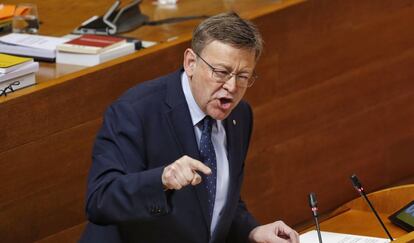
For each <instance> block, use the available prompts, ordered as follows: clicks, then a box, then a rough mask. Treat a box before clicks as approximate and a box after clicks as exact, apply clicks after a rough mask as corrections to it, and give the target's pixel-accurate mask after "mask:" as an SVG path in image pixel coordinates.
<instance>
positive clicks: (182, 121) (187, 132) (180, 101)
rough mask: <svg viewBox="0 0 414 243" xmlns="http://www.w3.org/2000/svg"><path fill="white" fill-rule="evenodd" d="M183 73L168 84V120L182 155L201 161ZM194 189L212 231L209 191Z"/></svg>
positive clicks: (201, 185)
mask: <svg viewBox="0 0 414 243" xmlns="http://www.w3.org/2000/svg"><path fill="white" fill-rule="evenodd" d="M181 73H182V71H179V72H177V73H175V74H173V75H176V76H174V78H173V79H171V80H170V81H169V82H168V84H167V85H168V88H167V95H166V104H167V105H168V106H169V107H170V109H169V110H168V111H167V112H166V118H167V121H168V122H169V125H170V130H171V132H172V134H174V136H175V137H176V139H177V143H178V144H179V147H180V148H181V149H182V151H180V152H181V153H182V155H188V156H189V157H191V158H193V159H197V160H200V153H199V150H198V146H197V140H196V136H195V133H194V127H193V123H192V120H191V115H190V111H189V108H188V105H187V102H186V100H185V96H184V92H183V90H182V86H181ZM199 174H200V176H201V177H202V178H203V181H205V177H204V175H203V174H202V173H201V172H199ZM193 189H194V190H195V191H196V195H197V198H198V201H199V203H200V207H201V210H202V212H203V215H204V221H205V223H206V227H207V228H208V229H210V222H211V217H210V216H209V213H208V202H207V189H206V187H205V185H204V183H200V184H198V185H197V186H194V187H193Z"/></svg>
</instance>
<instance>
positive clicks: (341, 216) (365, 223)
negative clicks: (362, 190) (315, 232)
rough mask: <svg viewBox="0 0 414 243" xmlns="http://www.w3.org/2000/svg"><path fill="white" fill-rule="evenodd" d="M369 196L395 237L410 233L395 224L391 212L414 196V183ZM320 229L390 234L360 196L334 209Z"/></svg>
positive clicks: (367, 233)
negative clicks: (390, 218)
mask: <svg viewBox="0 0 414 243" xmlns="http://www.w3.org/2000/svg"><path fill="white" fill-rule="evenodd" d="M368 198H369V200H370V201H371V203H372V204H373V205H374V207H375V209H376V210H377V212H378V214H379V216H380V218H381V219H382V220H383V222H384V224H385V226H386V227H387V229H388V230H389V232H390V234H391V236H393V238H399V237H401V236H404V235H406V234H407V232H406V231H404V230H403V229H401V228H400V227H398V226H396V225H394V224H392V223H391V221H390V220H389V219H388V216H390V215H392V214H393V213H395V212H396V211H397V210H399V209H401V208H402V207H404V206H405V205H406V204H408V203H409V202H411V201H413V200H414V184H409V185H403V186H398V187H393V188H389V189H384V190H380V191H377V192H374V193H370V194H368ZM322 205H323V203H321V204H320V206H322ZM321 230H323V231H331V232H337V233H346V234H356V235H367V236H374V237H381V238H388V237H387V235H386V233H385V232H384V230H383V229H382V227H381V225H380V223H379V222H378V221H377V219H376V218H375V215H374V214H373V212H372V211H371V210H370V209H369V206H368V205H367V203H366V202H365V200H364V199H363V198H361V197H359V198H357V199H354V200H352V201H350V202H348V203H346V204H344V205H343V206H341V207H339V208H338V209H337V210H335V211H334V212H333V213H331V214H330V215H329V217H328V219H326V220H324V221H323V222H322V223H321Z"/></svg>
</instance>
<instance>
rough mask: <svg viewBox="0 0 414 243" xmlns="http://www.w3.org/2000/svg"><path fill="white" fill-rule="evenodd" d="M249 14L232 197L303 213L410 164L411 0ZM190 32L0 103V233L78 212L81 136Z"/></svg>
mask: <svg viewBox="0 0 414 243" xmlns="http://www.w3.org/2000/svg"><path fill="white" fill-rule="evenodd" d="M245 16H249V17H251V18H253V20H254V22H255V23H256V24H257V25H258V26H259V28H260V29H261V31H262V32H263V34H264V39H265V42H266V43H265V48H266V50H265V53H264V55H263V57H262V59H261V61H260V63H259V66H258V70H257V71H258V74H259V75H260V79H259V80H258V81H257V83H256V84H255V85H254V86H253V87H252V88H251V89H250V90H249V91H248V93H247V97H246V98H247V99H248V100H249V101H250V102H251V104H252V105H253V108H254V113H255V130H254V135H253V140H252V144H251V149H250V152H249V155H248V159H247V165H246V175H245V183H244V187H243V196H244V199H245V201H247V203H248V206H249V208H250V210H251V211H252V212H253V213H254V214H255V215H256V216H257V218H258V219H259V220H260V221H262V222H269V221H272V220H274V219H283V220H285V221H286V222H288V223H289V224H292V225H297V224H299V223H302V222H303V221H306V220H308V219H309V218H310V211H309V209H308V206H307V199H306V196H307V193H308V192H310V191H315V192H316V193H317V195H318V198H319V201H320V208H321V209H322V211H324V212H327V211H329V210H332V209H334V208H336V207H338V206H339V205H341V204H343V203H344V202H346V201H349V200H350V199H352V198H355V197H356V196H357V195H356V194H355V192H354V191H353V189H352V187H351V184H350V182H349V181H348V176H349V175H350V174H351V173H353V172H355V173H357V174H358V175H359V176H360V178H361V180H362V181H363V182H364V184H366V190H368V191H373V190H377V189H379V188H383V187H386V186H388V185H390V184H392V183H396V182H398V181H399V180H402V179H404V178H407V177H413V176H414V163H412V161H413V158H414V153H412V152H411V151H412V147H414V106H413V105H412V104H413V102H414V82H413V78H414V71H413V69H412V66H413V64H414V48H413V46H414V28H412V27H411V25H412V23H414V6H413V2H412V1H410V0H393V1H389V0H377V1H358V0H349V1H339V0H337V1H333V0H315V1H307V2H305V3H302V4H299V5H296V6H292V7H289V8H286V9H283V10H280V11H276V12H274V11H269V12H265V11H264V12H263V14H261V15H259V16H255V15H253V14H249V13H246V14H245ZM189 40H190V37H189V36H184V37H181V38H180V39H179V40H177V41H175V42H171V43H168V44H162V45H160V47H159V48H158V49H156V50H155V51H148V52H145V51H144V52H140V53H137V54H134V55H131V56H128V57H125V58H121V59H118V60H116V61H112V62H109V63H107V64H104V65H101V66H99V67H98V68H91V69H87V70H86V71H85V70H84V71H81V72H78V73H76V74H73V75H69V76H64V77H62V78H61V79H59V80H55V81H53V82H55V84H54V85H51V86H50V87H48V88H45V89H41V90H39V91H38V92H34V93H29V94H27V95H24V96H21V97H18V98H16V99H11V100H10V101H8V102H5V103H2V104H1V106H0V109H1V111H2V114H3V116H1V117H0V127H1V129H0V135H1V136H0V137H1V138H2V140H1V141H2V142H0V178H2V184H1V185H0V192H1V193H0V219H1V220H0V238H1V241H2V242H31V241H34V240H39V239H42V238H45V237H47V236H49V235H52V234H55V233H57V232H60V231H62V230H64V229H67V228H69V227H72V226H76V225H79V224H81V223H82V222H84V220H85V218H84V211H83V204H84V202H83V200H84V194H85V189H86V175H87V171H88V169H89V165H90V163H91V159H90V157H91V154H90V153H91V148H92V143H93V140H94V137H95V134H96V132H97V129H98V128H99V126H100V124H101V116H102V114H103V112H104V110H105V108H106V107H107V105H108V104H110V103H111V102H112V101H113V100H114V99H115V98H116V97H118V96H119V95H120V94H121V93H122V92H123V91H124V90H126V89H127V88H128V87H131V86H133V85H134V84H136V83H139V82H141V81H144V80H148V79H151V78H155V77H157V76H159V75H162V74H165V73H168V72H170V71H173V70H175V69H177V68H179V66H180V65H181V62H182V53H183V51H184V50H185V48H186V47H188V46H189Z"/></svg>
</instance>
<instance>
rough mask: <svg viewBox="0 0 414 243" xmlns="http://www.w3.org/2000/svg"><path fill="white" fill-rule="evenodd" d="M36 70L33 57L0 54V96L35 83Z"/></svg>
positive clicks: (37, 65)
mask: <svg viewBox="0 0 414 243" xmlns="http://www.w3.org/2000/svg"><path fill="white" fill-rule="evenodd" d="M38 70H39V63H37V62H34V61H33V58H24V57H17V56H12V55H6V54H0V96H1V95H7V93H10V92H13V91H15V90H17V89H21V88H24V87H27V86H30V85H33V84H35V83H36V76H35V73H36V72H37V71H38Z"/></svg>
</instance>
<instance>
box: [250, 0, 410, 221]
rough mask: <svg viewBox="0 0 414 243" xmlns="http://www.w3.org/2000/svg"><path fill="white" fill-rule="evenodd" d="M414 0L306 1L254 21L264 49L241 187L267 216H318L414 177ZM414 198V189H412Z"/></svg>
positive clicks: (295, 218) (254, 209)
mask: <svg viewBox="0 0 414 243" xmlns="http://www.w3.org/2000/svg"><path fill="white" fill-rule="evenodd" d="M413 4H414V2H412V1H330V0H318V1H308V2H306V3H303V4H300V5H298V6H295V7H292V8H289V9H286V10H285V11H281V12H276V13H271V14H269V15H268V16H265V17H260V18H258V19H256V20H255V22H256V23H257V24H258V25H259V26H260V28H261V30H262V31H263V32H264V35H265V40H266V43H265V44H266V52H265V54H264V56H263V59H262V60H261V61H262V62H261V63H260V64H259V67H258V73H259V75H260V77H261V78H260V79H259V81H258V82H257V83H256V84H255V85H254V86H253V87H252V90H249V92H248V94H247V96H248V99H249V100H250V101H251V103H253V105H254V112H255V130H254V136H253V140H252V144H251V149H250V153H249V156H248V159H247V160H248V164H247V167H246V171H247V173H246V177H245V182H244V188H243V192H244V195H245V200H246V201H247V203H248V205H249V207H250V210H251V211H252V212H253V213H255V215H257V217H258V218H259V219H260V220H262V222H270V221H272V220H274V219H276V218H280V219H283V220H285V221H286V222H288V223H289V224H292V225H297V224H300V223H302V222H304V221H306V220H308V219H310V218H311V212H310V209H309V207H308V203H307V195H308V193H309V192H311V191H313V192H316V193H317V196H318V199H319V206H320V210H322V211H323V212H327V211H330V210H332V209H334V208H336V207H338V206H340V205H341V204H343V203H345V202H347V201H349V200H350V199H352V198H355V197H357V196H358V194H357V193H356V192H355V191H354V189H353V187H352V186H351V183H350V180H349V176H350V175H351V174H352V173H357V175H358V176H359V177H360V179H361V181H362V182H363V183H364V184H365V186H366V190H367V191H368V192H369V191H375V190H377V189H380V188H384V187H387V186H389V185H390V184H395V183H398V182H399V181H400V180H402V179H405V178H413V176H414V163H413V162H414V153H413V152H412V151H413V148H414V69H413V68H412V67H413V66H414V28H412V27H411V25H412V23H414V6H413ZM413 199H414V195H413Z"/></svg>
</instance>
